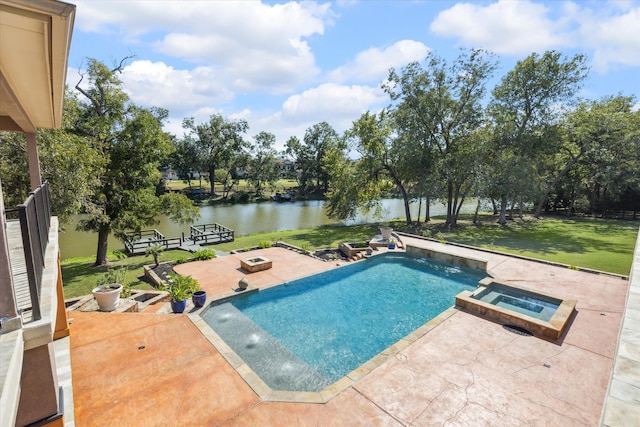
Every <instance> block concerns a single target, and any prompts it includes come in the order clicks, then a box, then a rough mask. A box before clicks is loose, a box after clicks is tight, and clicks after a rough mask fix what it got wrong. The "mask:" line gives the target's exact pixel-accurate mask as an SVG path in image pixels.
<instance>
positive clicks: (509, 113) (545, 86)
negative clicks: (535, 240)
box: [489, 51, 587, 225]
mask: <svg viewBox="0 0 640 427" xmlns="http://www.w3.org/2000/svg"><path fill="white" fill-rule="evenodd" d="M585 62H586V57H585V56H584V55H574V56H573V57H571V58H567V57H562V55H561V54H560V53H559V52H554V51H547V52H545V53H544V54H542V55H538V54H537V53H533V54H531V55H529V56H528V57H527V58H525V59H524V60H522V61H519V62H518V63H517V64H516V66H515V68H514V69H513V70H511V71H509V72H508V73H507V75H506V76H504V77H503V78H502V80H501V82H500V83H499V84H498V85H497V86H496V87H495V88H494V90H493V91H492V100H491V102H490V104H489V111H490V115H491V117H492V119H493V123H494V126H495V128H494V129H495V138H494V150H495V152H496V153H498V152H501V154H502V157H504V158H512V159H514V162H515V163H516V164H514V165H512V167H503V168H501V169H500V170H498V169H496V170H495V173H496V175H501V177H499V178H497V180H500V181H502V182H503V183H504V186H503V189H502V191H501V194H500V197H501V200H502V201H503V212H502V214H501V216H500V220H499V222H500V223H501V224H503V225H504V224H505V222H506V220H505V218H504V208H505V205H506V200H507V198H508V196H509V195H511V196H517V195H514V194H510V190H509V185H510V183H511V182H513V181H516V180H517V181H519V182H520V183H521V184H527V187H528V191H525V192H528V193H529V194H528V195H530V194H531V193H537V194H538V198H540V199H546V197H547V196H548V192H549V189H548V188H547V189H546V190H545V189H544V187H545V185H544V182H543V180H544V178H545V174H544V172H543V171H541V170H536V166H542V165H544V164H545V162H546V161H547V159H545V158H548V157H549V156H553V155H555V153H557V151H558V149H559V148H558V147H559V144H560V142H561V140H560V138H559V134H558V132H557V129H556V124H557V122H558V117H561V114H560V113H561V110H562V108H563V107H564V106H566V105H569V104H570V103H571V101H572V100H573V97H574V96H575V94H576V93H577V91H578V89H579V88H580V85H581V83H582V81H583V80H584V79H585V78H586V76H587V67H586V66H585ZM506 151H510V152H511V153H510V154H507V153H506ZM524 165H527V166H528V168H529V171H528V172H527V173H523V172H525V171H523V169H522V168H523V167H524ZM512 188H513V186H511V189H512ZM521 189H523V187H521Z"/></svg>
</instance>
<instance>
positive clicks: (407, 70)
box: [383, 50, 495, 227]
mask: <svg viewBox="0 0 640 427" xmlns="http://www.w3.org/2000/svg"><path fill="white" fill-rule="evenodd" d="M425 63H426V65H425V67H424V68H423V67H422V65H421V64H420V63H418V62H412V63H410V64H409V65H407V66H406V67H404V68H403V69H402V71H401V73H398V72H396V70H395V69H391V71H390V73H389V78H388V81H387V82H386V83H385V84H384V85H383V88H384V90H385V91H386V92H387V93H388V94H389V96H390V97H391V99H392V100H393V101H397V106H396V112H395V113H394V114H395V116H396V120H397V125H398V129H399V131H400V132H402V133H404V134H405V135H406V140H407V141H413V142H414V143H415V144H419V146H420V147H416V150H415V152H416V153H417V152H420V153H423V154H422V157H421V158H422V159H423V160H425V161H428V162H429V164H425V165H424V167H425V168H429V169H431V171H432V174H433V173H435V174H437V176H438V177H439V180H440V181H441V182H442V186H443V188H444V189H445V197H446V200H447V219H446V224H447V225H448V226H450V227H453V226H455V225H456V223H457V218H458V214H459V211H460V207H461V205H462V202H463V201H464V197H465V194H466V193H467V191H468V190H469V188H470V179H471V178H472V176H473V173H472V172H473V170H475V167H471V165H470V163H471V164H472V163H473V162H474V160H475V159H474V158H473V157H470V155H472V153H473V149H472V147H471V146H472V145H473V144H474V143H475V140H474V138H473V137H472V136H473V133H474V131H475V129H476V128H477V127H478V126H480V125H481V124H482V120H483V108H482V105H481V102H482V98H483V96H484V94H485V84H486V81H487V80H488V79H489V77H490V76H491V75H492V74H493V71H494V69H495V62H494V60H493V59H492V56H491V55H490V54H488V53H486V52H484V51H481V50H472V51H470V52H468V53H467V52H462V53H461V54H460V55H459V56H458V58H457V59H456V60H455V61H454V62H453V63H452V64H448V63H447V62H446V61H445V60H444V59H442V58H440V57H438V56H436V55H435V54H432V53H430V54H429V55H428V56H427V58H426V60H425ZM418 148H419V149H418ZM427 176H429V174H424V173H423V178H425V179H426V177H427ZM432 176H433V175H432Z"/></svg>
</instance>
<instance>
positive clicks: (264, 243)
mask: <svg viewBox="0 0 640 427" xmlns="http://www.w3.org/2000/svg"><path fill="white" fill-rule="evenodd" d="M258 247H259V248H260V249H266V248H270V247H271V242H267V241H266V240H263V241H261V242H260V243H258Z"/></svg>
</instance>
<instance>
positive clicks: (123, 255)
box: [111, 249, 127, 259]
mask: <svg viewBox="0 0 640 427" xmlns="http://www.w3.org/2000/svg"><path fill="white" fill-rule="evenodd" d="M111 253H112V254H113V256H114V257H116V259H125V258H126V257H127V253H126V252H124V251H121V250H119V249H116V250H115V251H113V252H111Z"/></svg>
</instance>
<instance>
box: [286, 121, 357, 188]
mask: <svg viewBox="0 0 640 427" xmlns="http://www.w3.org/2000/svg"><path fill="white" fill-rule="evenodd" d="M344 149H345V144H344V142H343V141H342V139H341V138H340V137H339V135H338V133H337V132H336V131H335V130H334V129H333V128H332V127H331V126H330V125H329V123H327V122H320V123H316V124H315V125H313V126H311V127H310V128H308V129H307V130H306V132H305V134H304V138H303V141H302V142H301V141H300V140H299V139H298V138H296V137H292V138H290V139H289V140H288V141H287V147H286V150H285V154H287V155H289V156H291V157H293V158H295V162H296V166H297V167H298V169H299V170H300V173H299V175H298V181H299V183H300V187H301V190H302V191H303V192H305V193H321V194H323V195H324V194H326V193H327V192H328V191H329V183H330V180H331V173H330V170H329V165H328V163H327V160H326V158H325V156H326V154H327V153H329V152H331V151H333V150H344Z"/></svg>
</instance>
